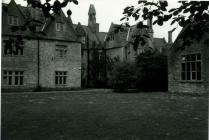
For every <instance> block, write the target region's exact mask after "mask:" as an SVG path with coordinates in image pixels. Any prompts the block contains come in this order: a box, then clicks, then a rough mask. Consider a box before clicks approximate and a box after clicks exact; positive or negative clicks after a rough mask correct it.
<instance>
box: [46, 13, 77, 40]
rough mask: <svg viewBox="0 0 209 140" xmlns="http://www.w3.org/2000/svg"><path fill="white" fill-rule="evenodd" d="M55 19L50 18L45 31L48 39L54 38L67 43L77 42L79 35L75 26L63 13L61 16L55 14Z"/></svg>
mask: <svg viewBox="0 0 209 140" xmlns="http://www.w3.org/2000/svg"><path fill="white" fill-rule="evenodd" d="M53 17H54V18H49V19H48V21H47V22H46V24H47V25H45V26H44V29H43V31H44V32H45V34H46V35H47V38H54V39H60V40H67V41H77V35H76V33H75V30H74V28H73V25H72V24H71V23H70V22H69V20H68V19H67V17H66V16H65V14H64V13H63V11H62V10H61V11H60V14H55V13H54V14H53Z"/></svg>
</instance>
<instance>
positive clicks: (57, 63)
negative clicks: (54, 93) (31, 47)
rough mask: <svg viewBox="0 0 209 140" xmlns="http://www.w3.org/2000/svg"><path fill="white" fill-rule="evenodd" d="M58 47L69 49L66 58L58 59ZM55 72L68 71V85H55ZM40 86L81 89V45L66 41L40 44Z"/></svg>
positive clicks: (42, 42)
mask: <svg viewBox="0 0 209 140" xmlns="http://www.w3.org/2000/svg"><path fill="white" fill-rule="evenodd" d="M56 45H64V46H66V48H67V56H66V58H62V59H59V58H56V51H55V49H56ZM55 71H67V85H65V86H61V87H59V86H56V85H55ZM40 86H41V87H42V88H74V87H81V45H80V43H69V42H64V41H52V40H44V41H41V42H40Z"/></svg>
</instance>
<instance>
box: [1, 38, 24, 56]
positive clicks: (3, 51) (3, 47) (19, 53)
mask: <svg viewBox="0 0 209 140" xmlns="http://www.w3.org/2000/svg"><path fill="white" fill-rule="evenodd" d="M5 49H6V47H5V45H2V56H4V57H23V56H24V45H23V46H22V51H21V50H18V54H14V53H11V54H9V53H7V54H5ZM15 49H16V46H15V42H12V50H13V51H14V50H15ZM7 51H8V50H7Z"/></svg>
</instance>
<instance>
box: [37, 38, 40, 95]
mask: <svg viewBox="0 0 209 140" xmlns="http://www.w3.org/2000/svg"><path fill="white" fill-rule="evenodd" d="M37 39H38V40H37V41H38V56H37V57H38V81H37V91H39V90H40V89H41V87H40V40H39V37H38V38H37Z"/></svg>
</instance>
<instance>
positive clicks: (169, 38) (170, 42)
mask: <svg viewBox="0 0 209 140" xmlns="http://www.w3.org/2000/svg"><path fill="white" fill-rule="evenodd" d="M175 29H176V28H174V29H173V30H170V31H168V43H169V44H172V43H173V40H172V38H173V37H172V34H173V32H174V31H175Z"/></svg>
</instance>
